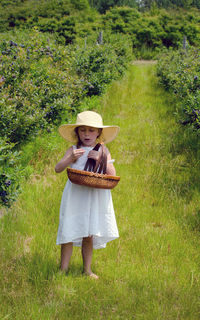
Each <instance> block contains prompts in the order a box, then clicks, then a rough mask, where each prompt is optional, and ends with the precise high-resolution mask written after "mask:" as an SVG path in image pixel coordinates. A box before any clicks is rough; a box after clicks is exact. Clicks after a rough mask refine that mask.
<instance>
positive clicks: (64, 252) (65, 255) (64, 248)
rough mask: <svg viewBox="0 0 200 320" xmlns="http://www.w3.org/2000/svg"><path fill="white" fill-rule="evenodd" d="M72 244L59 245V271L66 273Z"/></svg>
mask: <svg viewBox="0 0 200 320" xmlns="http://www.w3.org/2000/svg"><path fill="white" fill-rule="evenodd" d="M72 250H73V243H72V242H68V243H63V244H61V270H63V271H67V270H68V266H69V261H70V258H71V255H72Z"/></svg>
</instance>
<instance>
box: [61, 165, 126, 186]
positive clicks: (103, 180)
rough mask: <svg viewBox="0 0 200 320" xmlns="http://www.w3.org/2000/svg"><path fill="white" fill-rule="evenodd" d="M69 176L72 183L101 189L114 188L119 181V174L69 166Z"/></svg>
mask: <svg viewBox="0 0 200 320" xmlns="http://www.w3.org/2000/svg"><path fill="white" fill-rule="evenodd" d="M67 174H68V178H69V180H70V181H71V182H72V183H75V184H79V185H83V186H87V187H91V188H99V189H113V188H114V187H115V186H116V185H117V184H118V182H119V180H120V177H119V176H110V175H107V174H102V173H94V172H89V171H82V170H77V169H72V168H67Z"/></svg>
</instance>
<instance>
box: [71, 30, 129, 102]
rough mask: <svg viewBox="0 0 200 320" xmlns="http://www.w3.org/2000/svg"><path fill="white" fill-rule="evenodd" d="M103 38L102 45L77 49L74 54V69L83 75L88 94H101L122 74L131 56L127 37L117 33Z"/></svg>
mask: <svg viewBox="0 0 200 320" xmlns="http://www.w3.org/2000/svg"><path fill="white" fill-rule="evenodd" d="M105 38H106V39H107V40H106V42H105V43H104V44H103V45H96V46H94V45H93V46H88V47H86V48H83V49H79V50H77V53H76V56H75V60H74V69H75V71H76V72H77V73H78V74H79V75H80V76H83V78H84V81H85V85H84V88H85V91H86V92H87V95H88V96H92V95H101V94H102V93H103V92H104V91H105V88H106V86H107V85H108V84H109V83H110V82H111V81H112V80H116V79H118V78H119V77H120V76H122V75H123V73H124V71H125V70H126V68H127V64H128V62H129V61H130V59H131V57H132V50H131V43H130V41H129V39H128V38H126V37H120V36H119V35H118V36H109V35H107V36H106V37H105Z"/></svg>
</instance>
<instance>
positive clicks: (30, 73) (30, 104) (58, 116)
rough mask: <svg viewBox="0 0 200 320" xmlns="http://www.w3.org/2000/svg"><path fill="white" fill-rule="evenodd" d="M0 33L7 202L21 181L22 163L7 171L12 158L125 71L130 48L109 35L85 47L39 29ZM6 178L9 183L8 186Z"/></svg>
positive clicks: (1, 120) (1, 123)
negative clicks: (58, 39) (60, 40)
mask: <svg viewBox="0 0 200 320" xmlns="http://www.w3.org/2000/svg"><path fill="white" fill-rule="evenodd" d="M1 37H2V41H1V42H0V65H1V74H0V114H1V116H0V136H1V139H2V140H1V143H2V152H3V157H4V158H5V159H7V160H6V161H4V162H3V164H2V168H1V179H0V185H1V184H2V189H0V192H2V193H1V195H2V196H3V197H4V198H3V199H4V200H5V201H4V200H2V201H3V202H2V203H4V204H5V205H8V204H9V203H10V201H11V200H13V199H14V197H15V195H16V193H15V190H16V187H17V185H18V182H17V178H16V177H17V172H18V169H17V168H18V166H16V170H17V171H16V172H15V170H14V169H13V170H11V171H9V170H8V167H9V165H8V163H9V161H11V160H9V159H12V157H14V155H15V152H17V150H20V149H21V147H22V146H23V145H24V144H26V143H27V141H28V140H30V139H31V140H32V139H33V138H34V136H35V135H37V134H40V132H41V130H50V129H51V127H53V126H55V125H56V126H57V125H59V124H60V123H61V121H63V120H64V121H67V119H68V117H69V116H71V114H72V113H74V112H78V111H79V110H80V109H81V101H82V100H83V99H84V98H85V97H91V96H92V95H100V94H101V93H102V92H103V91H104V90H105V88H106V86H107V85H108V84H109V83H110V82H111V81H112V80H113V79H117V78H119V77H120V76H121V75H122V74H123V72H124V71H125V70H126V66H127V63H128V61H129V59H130V56H131V48H130V42H128V40H126V39H125V38H124V37H122V36H117V37H116V38H115V39H113V37H112V36H111V37H110V39H109V37H107V39H108V40H109V43H105V45H103V46H97V45H96V43H93V45H92V46H90V47H88V48H86V49H80V47H79V48H77V47H75V46H72V45H68V46H62V45H58V44H57V42H56V41H55V38H54V37H52V36H50V34H48V37H46V36H45V35H44V34H42V33H41V32H39V31H38V30H37V29H35V30H33V31H32V32H29V33H27V32H22V31H21V32H16V33H14V34H12V33H7V34H6V37H4V36H3V35H1ZM5 38H6V40H5ZM110 42H112V43H110ZM14 158H15V157H14ZM19 160H20V159H19ZM19 163H20V161H19ZM8 172H9V175H7V173H8ZM12 176H13V177H12ZM8 180H9V181H11V182H12V183H11V186H6V184H5V183H6V181H8ZM8 187H9V188H8ZM6 188H7V189H6ZM8 189H9V192H8Z"/></svg>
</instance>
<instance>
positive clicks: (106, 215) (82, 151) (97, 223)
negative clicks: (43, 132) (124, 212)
mask: <svg viewBox="0 0 200 320" xmlns="http://www.w3.org/2000/svg"><path fill="white" fill-rule="evenodd" d="M118 131H119V127H117V126H103V122H102V118H101V116H100V115H99V114H98V113H96V112H93V111H84V112H82V113H79V114H78V116H77V120H76V124H65V125H62V126H61V127H60V128H59V133H60V135H61V136H62V137H63V138H64V139H66V140H68V141H70V142H72V143H73V145H72V146H71V147H70V148H69V149H68V150H67V152H66V153H65V155H64V157H63V158H62V159H61V160H60V161H59V162H58V163H57V164H56V166H55V171H56V172H58V173H59V172H62V171H63V170H65V169H66V167H68V166H70V167H72V168H74V169H78V170H83V169H84V166H85V163H86V161H87V159H88V158H91V159H94V160H97V161H98V159H99V157H100V153H99V151H95V150H92V149H93V148H94V146H95V145H96V144H97V141H101V142H105V143H106V142H110V141H112V140H113V139H114V138H115V137H116V135H117V133H118ZM106 173H107V174H109V175H116V172H115V168H114V165H113V160H111V155H110V153H109V151H108V155H107V170H106ZM118 236H119V234H118V229H117V224H116V220H115V213H114V209H113V203H112V197H111V192H110V190H108V189H97V188H90V187H86V186H80V185H77V184H73V183H71V182H70V181H69V180H68V181H67V183H66V186H65V189H64V191H63V196H62V201H61V206H60V223H59V228H58V235H57V244H60V245H61V270H64V271H66V272H67V271H68V266H69V261H70V258H71V255H72V248H73V245H74V246H81V247H82V258H83V273H84V274H86V275H88V276H90V277H92V278H95V279H98V276H97V275H96V274H94V273H93V272H92V270H91V263H92V252H93V248H94V249H98V248H105V247H106V243H107V242H109V241H111V240H114V239H116V238H118Z"/></svg>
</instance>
